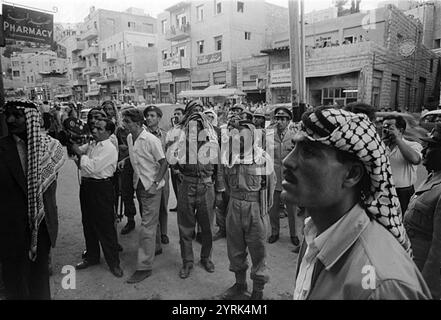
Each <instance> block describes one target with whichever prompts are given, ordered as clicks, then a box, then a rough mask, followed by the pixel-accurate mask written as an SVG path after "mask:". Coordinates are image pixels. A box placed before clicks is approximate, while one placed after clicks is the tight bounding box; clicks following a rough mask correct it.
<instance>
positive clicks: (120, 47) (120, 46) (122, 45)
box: [119, 41, 124, 50]
mask: <svg viewBox="0 0 441 320" xmlns="http://www.w3.org/2000/svg"><path fill="white" fill-rule="evenodd" d="M119 49H120V50H123V49H124V43H123V42H122V41H120V42H119Z"/></svg>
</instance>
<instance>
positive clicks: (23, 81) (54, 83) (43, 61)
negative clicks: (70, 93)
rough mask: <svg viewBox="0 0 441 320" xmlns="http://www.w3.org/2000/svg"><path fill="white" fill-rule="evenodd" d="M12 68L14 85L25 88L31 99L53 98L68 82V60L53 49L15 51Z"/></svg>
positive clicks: (12, 57)
mask: <svg viewBox="0 0 441 320" xmlns="http://www.w3.org/2000/svg"><path fill="white" fill-rule="evenodd" d="M11 69H12V70H11V71H12V81H13V83H14V86H17V87H22V88H24V91H25V92H26V94H27V97H28V98H30V99H46V100H49V99H53V98H54V97H55V95H56V92H57V90H58V87H61V86H64V85H66V84H67V77H66V73H67V63H66V60H65V59H61V58H58V57H57V54H56V53H55V52H52V51H40V52H38V51H37V52H30V53H21V52H16V53H13V54H12V56H11Z"/></svg>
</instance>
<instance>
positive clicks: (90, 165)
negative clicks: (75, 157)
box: [80, 139, 118, 179]
mask: <svg viewBox="0 0 441 320" xmlns="http://www.w3.org/2000/svg"><path fill="white" fill-rule="evenodd" d="M80 149H81V151H85V152H86V154H85V155H82V156H81V160H80V168H81V177H83V178H93V179H106V178H111V177H113V174H114V173H115V171H116V166H117V163H118V151H117V150H116V148H115V146H114V145H113V143H112V142H111V141H110V139H107V140H104V141H100V142H96V141H93V142H91V143H89V144H86V145H83V146H81V147H80Z"/></svg>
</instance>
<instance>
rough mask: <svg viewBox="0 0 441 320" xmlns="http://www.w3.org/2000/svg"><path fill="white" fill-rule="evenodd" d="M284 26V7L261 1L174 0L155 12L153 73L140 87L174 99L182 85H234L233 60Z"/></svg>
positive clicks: (254, 52) (163, 98) (258, 46)
mask: <svg viewBox="0 0 441 320" xmlns="http://www.w3.org/2000/svg"><path fill="white" fill-rule="evenodd" d="M287 28H288V11H287V9H286V8H283V7H279V6H276V5H272V4H269V3H266V2H264V1H249V0H244V1H221V0H216V1H206V0H205V1H188V2H187V1H186V2H179V3H177V4H175V5H173V6H172V7H170V8H168V9H167V10H166V11H165V12H163V13H161V14H160V15H159V16H158V74H157V75H156V76H155V75H154V74H148V75H146V81H145V84H144V91H145V92H146V95H148V97H149V99H152V100H153V98H155V99H156V100H158V101H161V102H175V101H177V100H178V98H177V97H178V94H179V93H180V92H181V91H184V90H193V89H194V90H197V89H204V88H207V87H208V86H211V85H226V86H227V87H237V86H238V83H237V63H238V62H239V61H240V60H242V59H244V58H248V57H251V56H252V55H259V54H260V50H261V49H262V48H264V46H265V43H266V42H267V40H268V39H269V38H270V37H271V36H272V34H274V33H276V32H280V31H283V30H287Z"/></svg>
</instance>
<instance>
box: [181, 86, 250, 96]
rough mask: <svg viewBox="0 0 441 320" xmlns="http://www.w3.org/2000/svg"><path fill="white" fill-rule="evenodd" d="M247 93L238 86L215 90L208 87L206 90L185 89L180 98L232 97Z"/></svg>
mask: <svg viewBox="0 0 441 320" xmlns="http://www.w3.org/2000/svg"><path fill="white" fill-rule="evenodd" d="M245 95H246V94H245V93H244V92H242V91H241V90H239V89H236V88H224V89H217V90H213V89H210V87H208V88H207V89H205V90H185V91H181V92H180V93H179V94H178V97H179V98H184V97H185V98H208V97H231V96H245Z"/></svg>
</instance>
